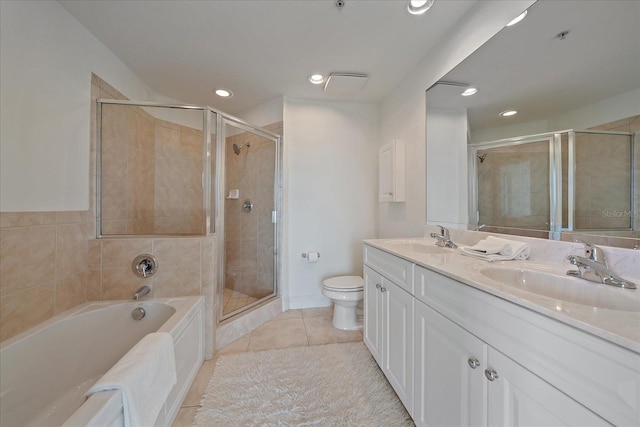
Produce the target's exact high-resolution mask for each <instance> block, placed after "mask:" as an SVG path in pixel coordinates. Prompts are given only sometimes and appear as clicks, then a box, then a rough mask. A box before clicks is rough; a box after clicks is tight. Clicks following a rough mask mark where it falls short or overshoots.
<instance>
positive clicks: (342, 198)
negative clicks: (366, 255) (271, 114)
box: [283, 98, 379, 308]
mask: <svg viewBox="0 0 640 427" xmlns="http://www.w3.org/2000/svg"><path fill="white" fill-rule="evenodd" d="M378 120H379V107H378V106H377V105H372V104H358V103H338V102H318V101H306V100H299V99H287V98H285V103H284V164H285V171H284V173H285V176H284V181H285V189H284V204H285V206H284V221H285V224H286V231H285V236H284V240H285V245H284V246H285V247H284V248H283V250H284V254H283V256H284V259H285V260H288V265H287V266H286V267H285V271H284V272H283V274H284V275H285V280H284V282H285V286H286V289H283V296H284V300H285V301H284V304H285V308H304V307H316V306H323V305H328V304H329V300H327V299H326V298H324V297H323V296H322V294H321V282H322V280H324V279H326V278H328V277H331V276H336V275H344V274H357V275H361V274H362V239H366V238H372V237H375V224H376V210H375V206H376V205H377V198H376V193H377V189H376V188H377V180H378V178H377V176H378V175H377V155H378V144H377V141H378ZM307 251H318V252H320V260H319V261H318V262H317V263H315V264H311V263H308V262H307V261H306V260H305V259H304V258H302V256H301V255H302V253H303V252H307Z"/></svg>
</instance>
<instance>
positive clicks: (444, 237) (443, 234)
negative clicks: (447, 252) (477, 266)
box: [430, 225, 458, 249]
mask: <svg viewBox="0 0 640 427" xmlns="http://www.w3.org/2000/svg"><path fill="white" fill-rule="evenodd" d="M438 227H440V234H438V233H431V234H430V236H431V237H433V238H434V239H436V246H440V247H442V248H452V249H454V248H457V247H458V245H456V244H455V243H453V242H452V241H451V238H450V237H449V230H447V229H446V228H445V227H443V226H441V225H438Z"/></svg>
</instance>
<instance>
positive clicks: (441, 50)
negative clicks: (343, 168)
mask: <svg viewBox="0 0 640 427" xmlns="http://www.w3.org/2000/svg"><path fill="white" fill-rule="evenodd" d="M533 3H534V1H533V0H513V1H500V0H498V1H481V2H478V4H477V5H476V6H475V7H474V8H473V9H472V10H471V11H470V12H469V14H468V16H465V17H464V18H463V20H462V21H461V22H460V26H458V27H456V28H452V30H451V34H450V35H449V37H445V38H444V39H443V41H442V43H441V44H440V45H439V47H438V48H436V49H434V50H433V51H432V52H429V54H428V55H427V57H426V58H425V59H424V60H423V61H422V62H421V63H420V64H419V65H418V66H417V67H416V69H415V70H414V71H413V72H412V73H411V74H410V75H409V76H407V77H406V78H405V79H404V80H403V82H402V83H401V84H400V85H399V86H398V87H397V88H395V89H394V90H393V91H392V93H391V95H390V96H389V97H388V98H387V99H385V100H384V102H383V103H382V106H381V116H380V118H381V130H380V136H381V138H380V141H379V145H383V144H384V143H385V142H387V141H388V140H390V139H394V138H398V139H402V140H404V141H405V142H406V147H407V202H406V203H404V204H397V205H396V204H394V206H385V205H380V206H379V208H378V213H379V219H378V235H379V237H404V236H422V234H423V230H424V226H425V223H426V219H427V218H426V208H425V206H426V205H427V204H430V203H442V201H441V200H432V199H431V197H430V196H429V195H427V194H426V184H425V179H426V176H427V175H428V176H429V177H431V176H432V175H431V171H429V170H427V169H426V167H425V165H426V163H425V157H426V151H425V147H426V143H427V142H426V128H425V116H426V107H425V91H426V90H427V88H429V87H430V86H431V85H433V84H434V83H435V82H436V81H438V79H440V78H441V77H442V76H444V75H445V74H446V73H447V72H449V70H451V69H452V68H453V67H455V66H456V65H458V63H460V62H461V61H462V60H464V58H466V57H467V56H469V55H470V54H471V53H472V52H473V51H475V50H476V49H477V48H478V47H480V46H481V45H482V44H484V43H485V42H486V41H487V40H489V39H490V38H491V37H493V35H494V34H496V33H497V32H498V31H500V30H501V29H502V28H503V27H504V25H505V24H506V23H507V22H509V21H510V20H511V19H513V18H515V17H516V16H517V15H518V14H520V12H522V11H523V10H524V9H526V8H527V7H529V6H530V5H531V4H533ZM465 155H466V154H465ZM436 178H437V179H445V178H446V177H442V176H438V177H436ZM450 197H453V195H450Z"/></svg>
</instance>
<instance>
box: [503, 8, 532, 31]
mask: <svg viewBox="0 0 640 427" xmlns="http://www.w3.org/2000/svg"><path fill="white" fill-rule="evenodd" d="M527 12H528V10H525V11H524V12H522V13H521V14H520V15H518V16H516V17H515V18H513V19H512V20H511V21H509V23H508V24H507V27H510V26H512V25H516V24H517V23H518V22H520V21H522V20H523V19H524V17H525V16H527Z"/></svg>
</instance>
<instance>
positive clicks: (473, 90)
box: [462, 87, 478, 96]
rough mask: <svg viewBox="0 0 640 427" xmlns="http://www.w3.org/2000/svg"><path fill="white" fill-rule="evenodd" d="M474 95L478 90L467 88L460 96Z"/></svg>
mask: <svg viewBox="0 0 640 427" xmlns="http://www.w3.org/2000/svg"><path fill="white" fill-rule="evenodd" d="M476 93H478V89H476V88H475V87H468V88H467V89H465V91H464V92H462V96H471V95H475V94H476Z"/></svg>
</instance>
